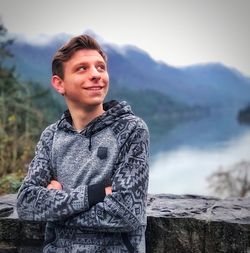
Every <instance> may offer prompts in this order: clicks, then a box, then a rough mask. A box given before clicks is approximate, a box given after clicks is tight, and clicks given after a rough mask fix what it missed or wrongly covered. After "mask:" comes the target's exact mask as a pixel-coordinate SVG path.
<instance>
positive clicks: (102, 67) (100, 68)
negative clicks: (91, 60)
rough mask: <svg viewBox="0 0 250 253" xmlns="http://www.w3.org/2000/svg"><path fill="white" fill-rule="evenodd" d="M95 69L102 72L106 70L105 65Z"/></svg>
mask: <svg viewBox="0 0 250 253" xmlns="http://www.w3.org/2000/svg"><path fill="white" fill-rule="evenodd" d="M97 69H98V70H101V71H103V70H106V67H105V65H98V66H97Z"/></svg>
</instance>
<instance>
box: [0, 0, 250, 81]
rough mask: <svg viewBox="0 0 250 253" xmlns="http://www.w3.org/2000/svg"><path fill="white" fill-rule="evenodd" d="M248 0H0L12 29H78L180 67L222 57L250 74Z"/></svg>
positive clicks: (29, 32)
mask: <svg viewBox="0 0 250 253" xmlns="http://www.w3.org/2000/svg"><path fill="white" fill-rule="evenodd" d="M249 13H250V0H154V1H146V0H126V1H122V0H105V1H103V0H89V1H87V0H72V1H69V0H42V1H41V0H39V1H38V0H0V17H1V20H2V22H3V23H4V25H5V27H6V28H7V29H8V31H9V32H10V33H19V34H22V35H24V36H25V37H27V38H29V39H32V40H33V41H35V40H37V39H38V38H39V39H40V38H41V36H40V35H41V34H45V35H55V34H58V33H67V34H72V35H78V34H82V33H83V32H84V31H86V30H92V31H94V32H95V33H96V34H97V35H99V36H100V37H101V38H102V39H103V40H104V41H106V42H109V43H113V44H117V45H134V46H137V47H139V48H140V49H142V50H145V51H147V52H148V53H149V54H150V55H151V56H152V57H153V58H154V59H155V60H160V61H163V62H165V63H167V64H169V65H172V66H177V67H182V66H189V65H193V64H200V63H208V62H210V63H211V62H212V63H215V62H220V63H222V64H224V65H226V66H228V67H232V68H236V69H237V70H239V71H240V72H241V73H243V74H244V75H246V76H248V77H250V46H249V45H250V15H249Z"/></svg>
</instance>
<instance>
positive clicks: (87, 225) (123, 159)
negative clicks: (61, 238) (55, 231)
mask: <svg viewBox="0 0 250 253" xmlns="http://www.w3.org/2000/svg"><path fill="white" fill-rule="evenodd" d="M148 139H149V136H148V132H147V130H145V129H144V128H139V129H136V131H134V133H133V134H132V135H131V136H130V138H129V140H128V141H127V142H126V143H125V145H124V147H123V148H122V150H121V151H120V158H119V159H118V160H119V161H118V162H117V163H116V164H115V166H116V168H115V174H114V177H113V178H112V185H111V186H106V187H105V195H106V197H104V199H102V200H101V199H100V200H99V201H96V203H92V205H91V206H90V205H89V201H88V197H89V196H88V194H89V191H88V186H80V187H78V188H76V189H74V190H72V191H71V192H69V193H68V192H65V191H64V190H63V189H62V186H61V184H60V183H59V182H57V181H55V180H54V179H53V178H52V176H51V175H50V173H49V169H48V164H46V162H47V160H46V159H45V158H46V156H45V157H36V159H35V160H34V162H33V163H34V164H33V165H32V166H31V167H32V169H31V170H30V171H29V174H28V176H27V178H26V180H25V181H24V184H23V185H22V187H21V189H20V191H19V194H18V203H17V207H18V209H17V210H18V213H19V216H20V217H21V218H23V219H33V220H34V219H35V220H45V221H57V222H59V223H62V224H63V225H65V226H69V227H79V226H80V227H81V228H84V229H88V230H95V229H97V228H98V230H99V231H102V230H103V231H110V232H114V231H120V232H123V231H131V230H134V229H136V228H137V227H138V226H140V225H143V224H144V223H145V209H146V195H147V186H148V162H147V159H148V142H149V140H148ZM44 163H45V164H44ZM42 165H43V166H42ZM41 186H42V187H41ZM92 194H93V192H92Z"/></svg>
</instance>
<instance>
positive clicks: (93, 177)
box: [17, 101, 149, 253]
mask: <svg viewBox="0 0 250 253" xmlns="http://www.w3.org/2000/svg"><path fill="white" fill-rule="evenodd" d="M104 110H105V112H104V114H103V115H101V116H100V117H98V118H96V119H94V120H93V121H92V122H90V123H89V124H88V125H87V126H86V128H85V129H83V130H82V132H80V133H78V132H76V131H75V130H74V129H73V127H72V124H71V116H70V114H69V112H68V111H67V112H65V113H64V115H63V117H62V118H61V120H59V121H58V122H56V123H54V124H52V125H50V126H49V127H47V128H46V129H45V130H44V132H43V133H42V135H41V138H40V140H39V142H38V144H37V147H36V153H35V157H34V159H33V160H32V161H31V163H30V166H29V170H28V174H27V176H26V178H25V179H24V182H23V184H22V186H21V188H20V190H19V193H18V201H17V211H18V214H19V217H20V218H21V219H26V220H38V221H46V222H47V226H46V233H45V247H44V251H43V252H51V253H52V252H62V253H66V252H70V253H74V252H75V253H76V252H79V253H80V252H88V253H91V252H111V253H113V252H114V253H115V252H117V253H121V252H140V253H143V252H145V230H146V221H147V219H146V199H147V190H148V177H149V166H148V158H149V132H148V128H147V126H146V124H145V122H144V121H143V120H142V119H140V118H139V117H137V116H135V115H134V114H133V112H132V111H131V108H130V106H129V105H128V104H127V103H126V102H124V101H123V102H120V103H118V102H116V101H111V102H110V103H106V104H104ZM52 179H55V180H58V181H59V182H60V183H61V184H62V186H63V189H62V190H48V189H47V188H46V187H47V185H48V184H49V182H50V181H51V180H52ZM105 182H110V183H109V184H108V185H112V194H111V195H108V196H105V197H104V198H102V199H99V200H98V201H97V203H93V204H92V205H91V203H92V202H91V199H93V197H96V194H97V193H95V192H91V190H90V186H98V185H100V184H102V185H105Z"/></svg>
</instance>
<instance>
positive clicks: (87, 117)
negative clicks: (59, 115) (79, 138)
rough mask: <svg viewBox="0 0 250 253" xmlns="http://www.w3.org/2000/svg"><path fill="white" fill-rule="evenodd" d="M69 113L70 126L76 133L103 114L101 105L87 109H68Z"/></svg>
mask: <svg viewBox="0 0 250 253" xmlns="http://www.w3.org/2000/svg"><path fill="white" fill-rule="evenodd" d="M69 111H70V114H71V117H72V125H73V127H74V129H75V130H76V131H78V132H79V131H82V130H83V129H84V128H85V127H86V126H87V125H88V123H89V122H91V121H92V120H93V119H95V118H97V117H98V116H100V115H102V114H103V113H104V110H103V107H102V105H99V106H97V107H91V108H88V109H83V108H81V109H80V108H78V109H75V108H74V109H72V108H69Z"/></svg>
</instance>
